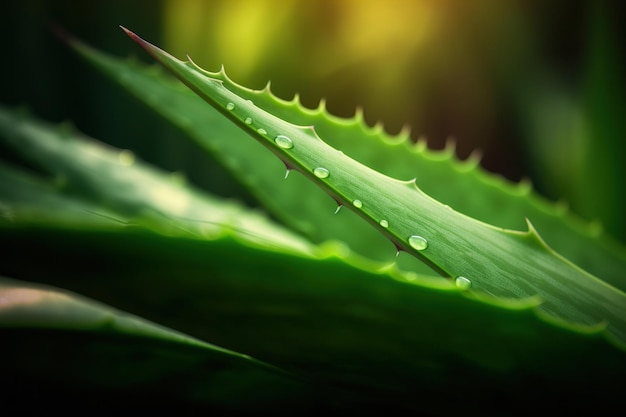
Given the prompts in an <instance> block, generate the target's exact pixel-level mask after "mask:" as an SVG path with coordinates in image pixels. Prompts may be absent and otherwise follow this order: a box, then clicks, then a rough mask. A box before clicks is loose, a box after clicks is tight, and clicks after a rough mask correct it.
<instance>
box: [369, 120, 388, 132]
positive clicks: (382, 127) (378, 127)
mask: <svg viewBox="0 0 626 417" xmlns="http://www.w3.org/2000/svg"><path fill="white" fill-rule="evenodd" d="M370 132H371V133H372V134H374V135H381V134H383V133H385V125H384V124H383V122H382V120H378V121H377V122H376V123H374V126H372V127H371V128H370Z"/></svg>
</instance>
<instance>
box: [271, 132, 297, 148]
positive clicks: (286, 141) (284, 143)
mask: <svg viewBox="0 0 626 417" xmlns="http://www.w3.org/2000/svg"><path fill="white" fill-rule="evenodd" d="M274 142H276V144H277V145H278V146H279V147H280V148H283V149H291V148H293V141H292V140H291V139H290V138H288V137H287V136H285V135H278V136H276V139H274Z"/></svg>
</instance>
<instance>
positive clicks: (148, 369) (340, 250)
mask: <svg viewBox="0 0 626 417" xmlns="http://www.w3.org/2000/svg"><path fill="white" fill-rule="evenodd" d="M129 35H130V36H131V37H132V38H133V39H134V40H135V41H137V42H138V43H139V44H140V45H141V46H143V47H144V48H145V49H146V50H147V51H148V52H150V53H151V54H152V55H153V56H154V57H155V58H156V59H157V60H159V61H160V62H161V63H162V64H163V65H164V66H165V67H167V68H168V69H169V70H170V71H171V72H173V73H174V74H175V75H176V76H177V77H179V78H180V79H181V80H182V81H183V82H184V83H185V84H186V85H187V86H189V87H190V88H191V90H193V92H195V93H196V94H197V95H196V94H194V93H192V92H190V91H189V89H187V88H186V87H184V86H182V85H181V84H180V83H179V82H177V81H175V80H173V79H172V78H171V77H169V76H166V75H164V74H162V73H161V72H159V71H156V70H154V69H153V68H146V67H145V66H143V65H141V64H138V63H136V62H126V61H122V60H119V59H117V58H113V57H109V56H106V55H104V54H102V53H100V52H97V51H95V50H93V49H91V48H89V47H87V46H86V45H84V44H82V43H80V42H78V41H76V40H71V39H70V44H71V45H72V46H73V47H74V49H75V50H76V51H77V52H78V53H79V54H81V55H82V56H83V57H85V58H86V59H87V60H88V62H90V63H92V64H94V65H95V66H96V67H97V68H98V69H99V70H101V71H104V73H106V74H107V75H109V76H111V77H112V78H113V79H115V80H116V81H118V82H119V83H120V84H121V85H122V86H124V88H125V89H127V90H128V91H130V92H132V93H133V94H134V95H136V96H137V97H138V98H139V99H141V100H142V101H144V102H145V103H146V104H148V105H149V106H150V108H152V109H153V110H155V112H156V113H158V114H160V115H161V116H163V117H164V118H165V119H166V120H168V121H170V122H171V123H172V124H174V125H175V126H177V127H179V128H180V129H181V131H182V132H184V133H185V134H186V135H187V136H188V137H189V138H190V139H192V140H194V141H197V142H198V143H199V144H201V145H202V146H203V147H205V148H206V149H207V150H208V151H209V152H210V154H211V155H212V156H213V157H214V158H216V159H217V160H219V161H220V162H221V163H222V164H223V165H224V166H225V167H226V168H228V169H229V170H231V171H232V172H233V175H234V176H235V177H236V178H237V179H238V180H240V181H241V183H242V184H244V185H245V186H246V187H248V188H249V189H250V191H251V193H252V194H253V195H254V196H255V197H257V198H258V201H259V203H260V204H261V205H262V206H263V207H264V208H265V209H266V210H267V211H268V212H269V213H270V214H271V215H272V217H268V216H266V215H264V214H263V213H260V212H254V211H252V210H251V209H246V208H244V207H243V206H242V205H240V204H238V203H234V202H225V201H223V200H222V199H219V198H217V197H214V196H211V195H209V194H208V193H206V192H205V191H202V190H199V189H196V188H194V187H192V186H190V185H188V184H185V183H184V182H181V181H180V179H179V178H178V177H176V176H173V175H171V174H168V173H165V172H162V171H161V170H159V169H157V168H155V167H151V166H149V165H147V164H145V163H143V162H141V161H139V160H137V158H135V157H134V156H133V154H132V153H131V152H130V151H128V150H119V149H114V148H111V147H110V146H107V145H104V144H102V143H99V142H97V141H96V140H94V139H91V138H87V137H84V136H82V135H80V134H78V133H77V132H75V131H73V130H72V129H68V128H67V127H63V126H62V127H54V126H51V125H49V124H47V123H45V122H42V121H38V120H36V119H35V118H34V117H32V116H30V115H28V114H24V112H20V111H15V110H8V109H3V108H0V139H1V140H2V143H3V146H5V147H6V149H10V150H11V153H12V161H9V160H5V161H3V164H2V165H0V179H1V180H2V181H1V182H0V241H1V243H2V246H3V247H4V248H6V249H5V251H4V258H3V261H2V265H1V266H0V274H2V275H4V276H7V277H11V278H16V279H20V280H23V281H17V280H14V279H6V280H5V279H4V278H3V279H2V281H0V292H1V293H0V333H2V334H3V340H8V341H10V343H7V344H5V346H3V351H2V352H3V353H5V354H6V355H9V356H8V357H11V358H13V361H11V363H10V366H9V368H8V375H10V376H11V377H12V378H14V379H15V380H16V381H18V382H19V383H18V384H17V385H15V386H13V387H12V388H10V389H9V392H10V394H11V396H12V397H13V398H14V399H15V400H14V404H13V405H15V406H19V405H20V401H22V400H26V399H28V398H29V397H28V395H29V394H28V393H24V392H23V391H22V390H21V389H20V387H21V385H25V384H34V386H35V387H36V388H37V389H38V390H40V391H41V392H47V394H46V395H44V396H43V398H47V399H48V400H55V399H56V398H57V397H58V395H60V392H61V391H62V390H63V389H80V392H81V393H82V394H83V396H82V401H83V403H84V404H90V403H91V402H92V401H94V400H95V399H97V398H98V397H100V396H107V397H108V396H111V395H112V396H113V397H115V399H116V400H115V401H113V402H112V403H111V404H110V407H111V408H114V407H118V406H119V407H121V406H122V403H124V402H126V401H129V400H131V399H132V401H134V403H135V404H137V405H142V406H146V405H154V404H155V403H156V404H164V405H176V406H179V407H183V408H190V409H193V410H194V411H204V412H206V411H221V412H227V413H239V412H246V411H250V410H264V411H272V412H284V411H285V410H293V411H294V412H297V411H303V410H308V411H318V412H320V411H344V412H348V411H349V412H356V413H359V414H364V413H365V414H367V413H368V412H371V413H376V412H381V413H382V412H383V411H387V412H388V411H397V412H403V413H404V412H420V413H423V414H427V415H448V414H451V413H455V414H456V413H465V414H467V413H469V414H480V415H489V414H494V415H501V414H520V415H521V414H524V413H527V412H530V411H532V410H534V409H535V408H536V407H537V406H538V405H539V404H541V406H542V407H544V409H546V410H547V409H551V410H554V411H559V412H567V411H574V410H577V411H580V410H581V409H588V410H590V411H591V410H595V411H598V410H605V411H606V410H609V409H613V408H616V407H621V408H623V404H622V401H621V399H620V396H619V393H620V390H621V387H622V386H623V384H624V383H625V382H626V356H625V352H626V294H625V293H624V289H625V288H626V279H625V278H624V275H623V272H622V271H623V270H624V267H625V266H626V249H625V248H624V247H623V246H622V245H620V244H618V243H616V242H614V241H612V240H611V239H610V238H609V237H607V236H606V235H604V234H603V233H602V232H601V231H598V230H596V229H594V228H593V226H590V225H585V224H583V223H582V222H581V221H580V220H579V219H577V218H576V217H575V216H574V215H573V214H571V213H568V212H566V211H564V210H562V209H561V208H559V207H558V206H556V205H552V204H550V203H548V202H547V201H544V200H543V199H541V198H540V197H538V196H537V195H535V193H534V192H533V191H532V190H530V187H528V186H527V185H524V184H521V185H511V184H507V183H506V182H504V181H502V180H498V179H495V178H494V177H493V176H491V175H490V174H488V173H486V172H484V171H482V170H481V168H480V167H479V166H478V161H477V159H476V158H471V159H470V160H468V161H464V162H461V161H457V160H456V159H455V158H454V157H453V156H452V154H451V153H450V152H449V150H448V151H444V152H441V153H436V152H431V151H428V150H426V149H425V148H424V146H423V144H417V145H413V144H411V143H410V142H409V140H408V136H407V134H406V132H405V133H403V134H400V135H399V136H397V137H391V136H389V135H387V134H386V133H385V132H384V131H382V129H380V128H376V127H375V128H369V127H367V126H366V125H365V124H364V122H363V120H362V115H361V114H357V115H355V117H354V118H352V119H345V120H344V119H338V118H335V117H333V116H331V115H329V114H328V113H327V112H326V110H325V109H324V107H323V105H321V106H320V108H318V109H315V110H309V109H305V108H303V107H302V106H301V105H300V103H299V102H298V100H297V99H294V100H293V101H289V102H285V101H283V100H280V99H278V98H276V97H275V96H274V95H273V94H272V93H271V92H270V89H269V86H268V88H266V89H264V90H261V91H254V90H249V89H246V88H244V87H241V86H239V85H237V84H235V83H234V82H232V81H231V80H230V79H228V77H227V76H226V74H225V72H224V71H223V70H222V71H220V72H216V73H210V72H206V71H204V70H201V69H200V68H198V67H196V66H195V65H194V64H193V63H192V62H191V61H189V62H183V61H179V60H178V59H176V58H173V57H172V56H170V55H168V54H167V53H165V52H163V51H161V50H160V49H158V48H156V47H154V46H152V45H150V44H148V43H147V42H145V41H143V40H141V39H140V38H138V37H137V36H136V35H134V34H133V33H132V32H129ZM202 99H204V100H205V101H206V102H208V103H209V104H210V105H211V106H209V105H207V104H206V103H204V102H203V100H202ZM251 137H252V138H254V139H256V141H255V140H252V138H251ZM260 145H261V146H260ZM272 153H274V154H275V155H272ZM276 156H277V157H278V158H276ZM285 167H286V168H287V174H289V172H290V171H297V173H296V172H293V173H292V174H291V175H289V176H288V177H287V178H284V176H285V172H284V169H285ZM319 168H324V169H325V170H326V171H320V170H319ZM410 178H414V180H409V179H410ZM418 187H419V188H418ZM328 195H330V197H331V198H329V197H328ZM337 204H339V206H337ZM342 206H345V208H344V209H342V210H340V211H339V212H335V211H336V210H335V208H336V207H342ZM273 219H277V221H276V220H273ZM523 229H526V230H523ZM414 235H419V236H421V237H423V238H425V240H426V242H427V244H424V245H423V246H419V245H417V244H415V243H413V244H412V243H411V241H412V239H410V237H411V236H414ZM390 242H391V243H390ZM396 250H397V251H398V252H400V253H398V254H397V253H396ZM433 270H435V271H437V272H439V274H440V275H441V276H436V275H435V274H433V273H432V271H433ZM458 277H463V278H458ZM35 283H37V284H35ZM42 285H46V286H45V287H44V286H42ZM48 286H53V287H56V288H63V289H65V290H69V291H72V292H74V293H76V294H83V295H84V296H87V297H90V298H91V299H94V300H98V302H95V301H90V300H87V299H84V298H82V297H79V296H77V295H74V294H73V293H68V292H65V291H62V290H57V289H54V288H51V287H48ZM100 303H107V304H109V305H111V306H115V309H113V308H111V307H106V306H104V305H102V304H100ZM118 308H119V309H121V310H124V311H128V312H129V313H132V314H133V315H129V314H126V313H122V312H121V311H119V310H117V309H118ZM138 317H143V318H144V319H140V318H138ZM148 320H149V321H148ZM152 323H159V324H160V325H164V326H167V327H168V328H163V327H160V326H157V325H155V324H152ZM170 328H171V329H176V330H177V331H173V330H170ZM178 332H184V334H183V333H178ZM187 335H190V336H187ZM42 343H43V345H42ZM209 343H210V344H209ZM40 346H45V351H44V352H45V353H43V354H39V353H36V350H35V349H38V348H39V347H40ZM217 346H219V347H217ZM70 353H71V354H70ZM34 355H35V356H37V358H36V359H37V360H36V361H31V358H32V357H33V356H34ZM248 355H249V356H248ZM137 358H140V360H139V361H137ZM252 358H254V359H252ZM68 361H69V365H68V366H67V367H66V366H63V367H60V366H59V365H60V364H61V363H66V362H68ZM64 370H67V372H63V371H64ZM578 391H580V394H577V395H575V396H572V392H578ZM522 393H523V394H522ZM522 395H523V397H524V398H523V399H520V398H519V397H520V396H522ZM53 402H54V401H53ZM506 403H514V407H515V408H514V409H511V408H510V407H511V405H506ZM77 404H82V403H81V401H80V400H78V401H77Z"/></svg>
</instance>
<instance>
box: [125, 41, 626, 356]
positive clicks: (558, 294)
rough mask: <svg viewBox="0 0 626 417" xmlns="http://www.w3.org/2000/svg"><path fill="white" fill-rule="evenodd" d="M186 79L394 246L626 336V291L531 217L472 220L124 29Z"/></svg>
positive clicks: (492, 290) (492, 289)
mask: <svg viewBox="0 0 626 417" xmlns="http://www.w3.org/2000/svg"><path fill="white" fill-rule="evenodd" d="M127 33H128V34H129V36H130V37H131V38H132V39H134V40H135V41H136V42H137V43H138V44H139V45H140V46H142V47H143V48H144V49H146V51H148V52H149V53H150V54H151V55H152V56H153V57H154V58H155V59H157V60H158V61H159V62H161V63H162V64H163V65H165V67H166V68H168V69H169V70H170V71H172V72H173V73H174V74H175V75H176V76H177V77H179V78H180V79H181V80H182V81H183V82H184V83H185V84H186V85H187V86H188V87H190V88H191V89H192V90H193V91H195V92H196V93H197V94H198V95H199V96H200V97H202V98H203V99H204V100H205V101H207V102H208V103H210V104H211V105H212V106H214V107H215V108H216V109H217V110H218V111H220V112H221V113H222V114H224V115H225V116H226V117H228V118H229V119H230V120H231V121H232V122H233V123H234V124H236V125H238V126H239V127H240V128H242V129H244V130H245V131H246V132H248V133H249V134H251V135H252V136H253V137H254V138H255V139H257V141H258V142H259V143H261V144H262V145H264V146H265V147H267V148H268V149H269V150H270V151H272V152H273V153H275V154H276V155H277V156H278V157H279V158H280V159H281V160H283V161H284V162H285V164H286V165H287V166H289V167H291V168H293V169H297V170H298V171H300V172H301V173H302V174H303V175H304V176H305V177H307V178H309V179H310V180H312V181H313V182H314V183H316V184H317V185H318V186H319V187H320V188H322V189H323V190H324V191H326V192H327V193H328V194H329V195H331V196H332V197H333V198H334V199H335V200H336V201H338V202H339V203H340V204H344V205H348V206H351V209H354V210H355V212H357V213H358V214H359V215H360V216H362V217H363V218H364V219H365V220H367V221H368V222H370V223H372V224H373V225H374V226H375V227H377V228H378V229H379V230H380V232H381V233H382V234H384V235H385V236H386V237H388V238H389V239H390V240H392V241H393V242H394V244H395V245H396V246H397V247H398V248H402V249H403V250H406V251H408V252H410V253H412V254H413V255H415V256H416V257H418V258H420V259H422V260H423V261H424V262H427V263H429V264H430V265H431V266H433V267H434V268H436V269H438V270H440V271H441V272H442V273H443V274H445V275H448V276H451V277H456V279H457V280H459V279H460V280H462V282H468V281H471V285H472V287H473V288H474V289H476V290H478V291H481V292H485V293H488V294H491V295H495V296H496V297H499V298H520V297H521V298H524V297H535V296H538V297H539V298H540V299H541V301H542V304H541V306H540V307H539V308H540V309H541V310H542V311H544V312H545V313H547V314H548V315H549V316H551V317H554V318H555V319H559V320H563V321H567V322H571V323H575V324H577V325H586V326H606V331H607V333H608V334H610V335H611V336H612V337H613V338H615V339H617V340H619V341H620V343H622V344H623V343H626V294H624V292H622V291H620V290H619V289H617V288H615V287H612V286H611V285H608V284H606V283H605V282H604V281H602V280H600V279H598V278H596V277H594V276H592V275H591V274H589V273H587V272H585V271H583V270H582V269H580V268H579V267H577V266H576V265H574V264H572V263H570V262H568V261H567V260H566V259H564V258H563V257H561V256H559V255H558V254H557V253H556V252H554V251H553V250H551V249H550V248H549V247H548V246H547V245H546V244H545V243H544V242H543V241H542V240H541V238H540V237H539V235H538V234H537V232H536V231H535V229H534V228H533V227H532V226H531V224H530V223H529V224H528V231H527V232H517V231H512V230H505V229H501V228H499V227H495V226H491V225H488V224H486V223H483V222H481V221H478V220H475V219H472V218H470V217H468V216H466V215H464V214H462V213H460V212H457V211H455V210H453V209H451V208H450V207H447V206H445V205H443V204H442V203H440V202H438V201H436V200H433V199H432V198H431V197H429V196H427V195H426V194H425V193H423V192H422V191H421V190H420V189H419V188H418V187H417V186H416V183H415V181H406V182H405V181H400V180H397V179H393V178H390V177H388V176H386V175H384V174H381V173H379V172H377V171H375V170H373V169H371V168H369V167H367V166H364V165H362V164H360V163H359V162H357V161H356V160H354V159H352V158H350V157H348V156H347V155H345V154H344V153H343V152H341V151H338V150H336V149H334V148H333V147H331V146H329V145H328V144H326V143H325V142H324V141H323V140H322V139H321V138H320V137H319V136H318V135H317V133H316V131H315V130H314V129H313V128H312V127H310V126H298V125H294V124H292V123H289V122H287V121H285V120H282V119H281V118H279V117H277V116H275V115H273V114H271V113H268V112H266V111H265V110H263V109H261V108H259V107H257V106H255V105H254V103H252V102H251V101H249V100H247V99H245V98H243V97H240V96H238V95H237V94H235V93H234V92H232V91H230V90H229V89H228V88H227V85H225V83H224V81H223V80H221V79H220V78H215V77H214V76H213V74H211V73H207V72H206V71H204V70H202V69H200V68H198V67H197V66H195V65H194V64H193V62H191V61H188V62H183V61H180V60H178V59H176V58H174V57H172V56H171V55H169V54H167V53H166V52H164V51H162V50H160V49H159V48H157V47H155V46H153V45H151V44H149V43H148V42H146V41H144V40H142V39H141V38H139V37H137V36H136V35H135V34H134V33H132V32H129V31H127Z"/></svg>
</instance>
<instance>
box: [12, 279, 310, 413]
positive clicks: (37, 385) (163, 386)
mask: <svg viewBox="0 0 626 417" xmlns="http://www.w3.org/2000/svg"><path fill="white" fill-rule="evenodd" d="M0 337H2V347H1V348H0V352H2V357H3V365H2V378H3V380H4V381H5V382H6V381H10V383H8V384H7V383H5V384H3V404H2V406H3V410H4V411H7V409H8V410H11V409H13V407H14V409H13V411H14V412H19V413H20V415H21V414H22V413H26V414H28V413H30V412H34V411H43V410H45V411H46V412H50V411H63V413H64V414H66V413H68V412H69V413H70V414H71V413H72V412H76V411H82V412H84V407H85V406H93V405H94V404H100V406H101V407H102V408H101V409H105V410H110V409H112V408H118V407H133V406H143V407H148V406H155V405H159V406H177V407H181V408H182V409H185V407H191V406H195V407H198V408H200V409H201V408H202V407H205V408H206V409H207V410H208V409H214V410H215V411H219V410H221V411H223V412H245V411H252V410H259V409H267V410H268V411H272V410H274V411H278V410H279V409H280V408H279V407H278V405H279V404H281V403H284V404H291V405H292V406H295V405H298V401H299V400H300V401H302V402H303V403H304V404H309V403H310V402H311V398H310V395H311V394H312V393H314V392H315V389H316V388H315V387H314V386H313V385H311V384H308V383H305V382H303V381H301V380H299V379H298V378H295V377H294V376H293V375H290V374H288V373H287V372H284V371H282V370H280V369H278V368H276V367H274V366H271V365H268V364H266V363H263V362H261V361H259V360H256V359H252V358H250V357H249V356H246V355H242V354H239V353H236V352H233V351H229V350H226V349H223V348H219V347H217V346H214V345H211V344H208V343H205V342H202V341H200V340H198V339H196V338H192V337H189V336H187V335H184V334H182V333H180V332H177V331H174V330H171V329H168V328H165V327H163V326H160V325H157V324H154V323H151V322H149V321H147V320H144V319H141V318H139V317H136V316H133V315H131V314H128V313H125V312H123V311H120V310H117V309H114V308H111V307H109V306H106V305H103V304H101V303H98V302H95V301H93V300H90V299H87V298H84V297H82V296H78V295H76V294H73V293H70V292H68V291H64V290H60V289H58V288H54V287H49V286H43V285H37V284H33V283H25V282H20V281H17V280H13V279H9V278H5V277H0ZM68 393H71V394H72V398H71V400H69V401H68V399H67V395H68ZM113 393H115V395H111V394H113ZM103 398H106V401H104V402H103ZM56 407H61V408H62V410H59V409H57V408H56ZM101 409H100V410H101Z"/></svg>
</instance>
